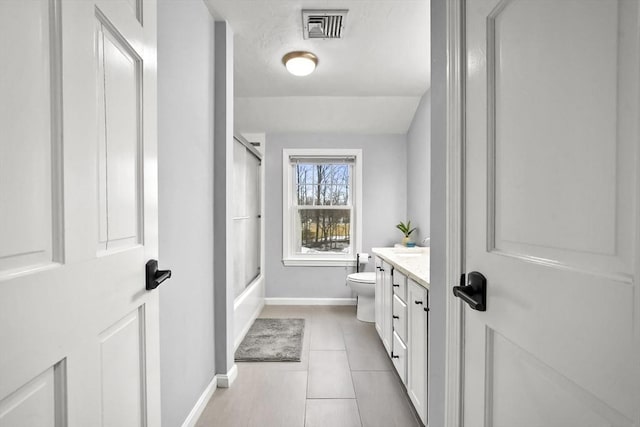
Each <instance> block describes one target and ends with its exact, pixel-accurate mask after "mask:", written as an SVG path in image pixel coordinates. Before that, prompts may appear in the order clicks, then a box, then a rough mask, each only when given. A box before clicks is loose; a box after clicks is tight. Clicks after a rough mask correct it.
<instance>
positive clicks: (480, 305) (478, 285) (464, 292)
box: [453, 271, 487, 311]
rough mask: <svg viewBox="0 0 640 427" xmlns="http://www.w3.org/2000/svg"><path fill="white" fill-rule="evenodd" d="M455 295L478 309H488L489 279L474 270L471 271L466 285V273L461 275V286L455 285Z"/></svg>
mask: <svg viewBox="0 0 640 427" xmlns="http://www.w3.org/2000/svg"><path fill="white" fill-rule="evenodd" d="M453 295H455V296H457V297H458V298H460V299H462V300H463V301H464V302H466V303H467V304H469V306H470V307H471V308H472V309H474V310H478V311H487V279H486V278H485V277H484V276H483V275H482V273H478V272H477V271H472V272H471V273H469V277H468V280H467V285H464V274H463V275H462V276H461V277H460V286H454V287H453Z"/></svg>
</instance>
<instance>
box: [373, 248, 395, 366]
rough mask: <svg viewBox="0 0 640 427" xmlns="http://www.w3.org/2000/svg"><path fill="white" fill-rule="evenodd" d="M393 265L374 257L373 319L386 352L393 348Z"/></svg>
mask: <svg viewBox="0 0 640 427" xmlns="http://www.w3.org/2000/svg"><path fill="white" fill-rule="evenodd" d="M392 270H393V267H392V266H391V265H390V264H389V263H387V262H386V261H384V260H383V259H381V258H379V257H376V294H375V321H376V330H377V331H378V335H379V336H380V339H381V340H382V343H383V344H384V348H385V349H386V351H387V354H389V355H391V350H392V348H393V326H392V305H393V304H392V290H391V289H392V286H391V285H392V282H391V280H392V279H391V274H392Z"/></svg>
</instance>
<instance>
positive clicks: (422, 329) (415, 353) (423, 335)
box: [406, 279, 429, 425]
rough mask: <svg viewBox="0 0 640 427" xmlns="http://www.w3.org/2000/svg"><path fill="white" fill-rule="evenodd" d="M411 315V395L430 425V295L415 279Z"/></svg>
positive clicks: (409, 303)
mask: <svg viewBox="0 0 640 427" xmlns="http://www.w3.org/2000/svg"><path fill="white" fill-rule="evenodd" d="M407 291H408V296H407V299H408V301H407V306H408V307H407V308H408V311H409V319H408V324H409V325H408V326H409V336H408V342H409V344H410V345H409V346H408V353H409V355H408V357H407V359H408V374H407V382H406V386H407V393H408V394H409V398H410V399H411V402H412V403H413V406H414V407H415V408H416V412H417V413H418V415H420V418H421V419H422V422H423V423H424V424H425V425H427V354H428V353H427V345H428V342H429V340H428V335H429V292H428V291H427V290H426V289H425V288H424V287H422V286H420V285H419V284H417V283H416V282H415V281H413V280H412V279H409V280H408V286H407Z"/></svg>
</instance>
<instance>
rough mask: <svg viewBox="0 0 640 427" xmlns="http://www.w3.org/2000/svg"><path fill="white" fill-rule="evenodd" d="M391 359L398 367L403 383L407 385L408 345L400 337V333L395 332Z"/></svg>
mask: <svg viewBox="0 0 640 427" xmlns="http://www.w3.org/2000/svg"><path fill="white" fill-rule="evenodd" d="M391 361H392V362H393V366H394V367H395V368H396V371H397V372H398V375H399V376H400V379H401V380H402V384H404V385H407V346H406V345H404V342H402V340H401V339H400V337H399V336H398V334H396V333H395V332H394V333H393V351H392V352H391Z"/></svg>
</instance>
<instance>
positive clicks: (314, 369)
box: [197, 306, 421, 427]
mask: <svg viewBox="0 0 640 427" xmlns="http://www.w3.org/2000/svg"><path fill="white" fill-rule="evenodd" d="M260 317H271V318H274V317H275V318H287V317H288V318H302V319H306V322H305V334H304V342H303V351H302V359H301V361H300V362H296V363H292V362H261V363H238V378H237V379H236V381H235V382H234V383H233V385H232V386H231V388H228V389H218V390H216V392H215V393H214V395H213V398H212V399H211V400H210V401H209V403H208V404H207V407H206V408H205V410H204V412H203V414H202V416H201V417H200V419H199V420H198V423H197V427H352V426H353V427H356V426H357V427H414V426H415V427H418V426H420V425H421V423H420V421H418V418H417V416H416V415H415V412H414V410H413V407H412V406H411V403H410V402H409V398H408V397H407V395H406V393H405V390H404V388H403V385H402V383H401V382H400V379H399V378H398V376H397V375H396V373H395V371H393V365H392V364H391V361H390V360H389V357H388V356H387V355H386V353H385V350H384V347H383V346H382V342H381V341H380V339H379V338H378V334H377V332H376V330H375V327H374V326H373V324H372V323H363V322H360V321H358V320H357V319H356V315H355V307H353V306H266V307H265V308H264V310H263V311H262V313H261V314H260Z"/></svg>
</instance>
